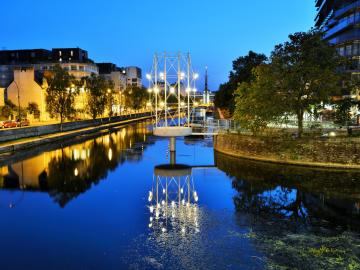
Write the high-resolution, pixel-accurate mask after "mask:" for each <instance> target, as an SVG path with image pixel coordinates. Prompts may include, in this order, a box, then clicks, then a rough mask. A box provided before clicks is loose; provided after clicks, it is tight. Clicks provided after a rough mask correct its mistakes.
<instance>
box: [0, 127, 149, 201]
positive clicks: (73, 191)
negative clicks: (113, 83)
mask: <svg viewBox="0 0 360 270" xmlns="http://www.w3.org/2000/svg"><path fill="white" fill-rule="evenodd" d="M148 134H149V131H148V129H147V123H142V124H138V125H134V126H127V127H124V128H121V129H119V130H118V131H115V132H111V133H106V134H103V135H101V136H99V135H96V136H95V135H93V136H92V137H93V138H89V137H84V138H78V139H77V140H78V142H77V143H75V144H73V145H70V146H63V145H53V146H50V147H54V148H57V149H55V150H51V151H45V152H43V153H42V154H35V155H33V156H31V157H28V158H27V159H24V160H20V161H15V162H11V161H12V160H14V159H15V160H16V159H17V156H16V154H15V155H14V156H12V157H11V158H9V162H8V164H4V165H3V166H2V167H0V188H2V189H9V190H20V191H23V192H30V191H42V192H48V193H49V195H50V196H51V197H52V198H53V200H54V201H55V202H56V203H57V204H59V205H60V206H61V207H65V206H66V204H67V203H68V202H69V201H71V200H73V199H74V198H76V197H77V196H79V195H80V194H81V193H84V192H85V191H87V190H89V189H90V188H91V187H92V186H93V185H97V184H98V183H99V182H100V181H101V180H103V179H106V177H107V174H108V172H109V171H113V170H115V169H116V168H117V167H118V166H119V165H120V164H122V163H124V162H125V161H129V162H139V161H140V160H141V159H142V156H143V155H142V154H143V151H144V149H145V148H146V147H147V145H148V144H150V143H152V141H151V140H148ZM79 141H80V142H79ZM28 155H31V153H28ZM9 207H14V203H10V204H9Z"/></svg>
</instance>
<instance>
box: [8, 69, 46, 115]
mask: <svg viewBox="0 0 360 270" xmlns="http://www.w3.org/2000/svg"><path fill="white" fill-rule="evenodd" d="M39 75H40V74H39V73H36V72H35V69H34V68H33V67H27V68H16V69H15V70H14V80H13V81H12V82H11V84H10V85H9V86H8V88H7V100H9V101H11V102H12V103H13V104H15V105H16V106H20V107H21V108H27V107H28V106H29V103H36V104H37V105H38V108H39V111H40V120H41V121H47V120H48V119H49V115H48V113H47V112H46V103H45V95H46V88H47V83H46V80H43V79H42V76H39Z"/></svg>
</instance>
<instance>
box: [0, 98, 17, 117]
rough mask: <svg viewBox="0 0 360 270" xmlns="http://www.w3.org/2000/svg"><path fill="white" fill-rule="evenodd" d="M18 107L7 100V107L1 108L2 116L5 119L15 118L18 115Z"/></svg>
mask: <svg viewBox="0 0 360 270" xmlns="http://www.w3.org/2000/svg"><path fill="white" fill-rule="evenodd" d="M16 109H17V107H16V105H15V104H14V103H12V102H11V100H6V101H5V105H4V106H3V107H1V116H2V117H3V118H5V119H9V118H10V117H13V116H14V115H15V113H16Z"/></svg>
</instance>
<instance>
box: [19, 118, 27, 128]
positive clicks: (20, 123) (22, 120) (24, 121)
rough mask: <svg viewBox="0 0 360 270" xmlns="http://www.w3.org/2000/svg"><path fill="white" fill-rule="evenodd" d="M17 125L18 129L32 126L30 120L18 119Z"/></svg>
mask: <svg viewBox="0 0 360 270" xmlns="http://www.w3.org/2000/svg"><path fill="white" fill-rule="evenodd" d="M16 125H17V126H18V127H26V126H30V121H29V120H28V119H21V121H20V120H19V119H17V120H16Z"/></svg>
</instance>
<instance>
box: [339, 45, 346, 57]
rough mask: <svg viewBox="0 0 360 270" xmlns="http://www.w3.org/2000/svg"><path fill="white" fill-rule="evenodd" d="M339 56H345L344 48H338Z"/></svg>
mask: <svg viewBox="0 0 360 270" xmlns="http://www.w3.org/2000/svg"><path fill="white" fill-rule="evenodd" d="M339 54H340V55H341V56H345V48H344V47H340V48H339Z"/></svg>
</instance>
